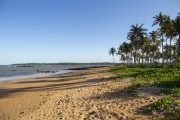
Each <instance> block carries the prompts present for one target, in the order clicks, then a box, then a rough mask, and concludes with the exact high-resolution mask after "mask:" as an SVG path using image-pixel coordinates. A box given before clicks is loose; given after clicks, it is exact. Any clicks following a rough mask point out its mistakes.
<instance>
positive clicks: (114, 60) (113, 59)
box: [113, 55, 115, 63]
mask: <svg viewBox="0 0 180 120" xmlns="http://www.w3.org/2000/svg"><path fill="white" fill-rule="evenodd" d="M113 61H114V63H115V60H114V55H113Z"/></svg>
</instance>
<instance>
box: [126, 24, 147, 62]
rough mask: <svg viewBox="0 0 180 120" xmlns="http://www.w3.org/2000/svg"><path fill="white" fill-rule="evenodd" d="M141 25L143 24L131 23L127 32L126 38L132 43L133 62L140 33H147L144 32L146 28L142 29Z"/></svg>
mask: <svg viewBox="0 0 180 120" xmlns="http://www.w3.org/2000/svg"><path fill="white" fill-rule="evenodd" d="M143 25H144V24H141V25H140V26H139V25H138V24H136V25H132V26H131V29H130V32H129V33H128V39H129V40H130V41H131V44H132V45H133V49H134V64H136V57H137V51H138V44H139V40H140V38H141V36H142V35H146V34H147V33H146V31H147V29H144V28H143Z"/></svg>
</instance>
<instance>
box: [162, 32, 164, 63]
mask: <svg viewBox="0 0 180 120" xmlns="http://www.w3.org/2000/svg"><path fill="white" fill-rule="evenodd" d="M163 49H164V46H163V34H162V62H163V65H164V51H163Z"/></svg>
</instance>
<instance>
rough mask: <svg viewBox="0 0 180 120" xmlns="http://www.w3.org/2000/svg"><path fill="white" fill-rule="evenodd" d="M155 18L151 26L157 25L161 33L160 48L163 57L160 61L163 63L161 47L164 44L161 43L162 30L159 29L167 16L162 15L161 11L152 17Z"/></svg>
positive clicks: (162, 39)
mask: <svg viewBox="0 0 180 120" xmlns="http://www.w3.org/2000/svg"><path fill="white" fill-rule="evenodd" d="M153 18H154V19H155V20H154V21H153V24H152V25H153V26H154V25H157V24H158V25H159V26H160V29H159V30H160V34H161V44H162V45H161V48H162V55H163V58H162V61H163V64H164V54H163V48H164V45H163V42H164V38H163V36H164V32H163V30H162V29H161V27H162V25H163V22H164V21H165V20H166V19H167V16H166V15H164V14H163V13H162V12H160V13H159V15H156V16H155V17H153Z"/></svg>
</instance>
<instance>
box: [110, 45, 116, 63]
mask: <svg viewBox="0 0 180 120" xmlns="http://www.w3.org/2000/svg"><path fill="white" fill-rule="evenodd" d="M115 53H116V49H115V48H114V47H112V48H110V50H109V55H112V57H113V62H114V63H115V60H114V54H115Z"/></svg>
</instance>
